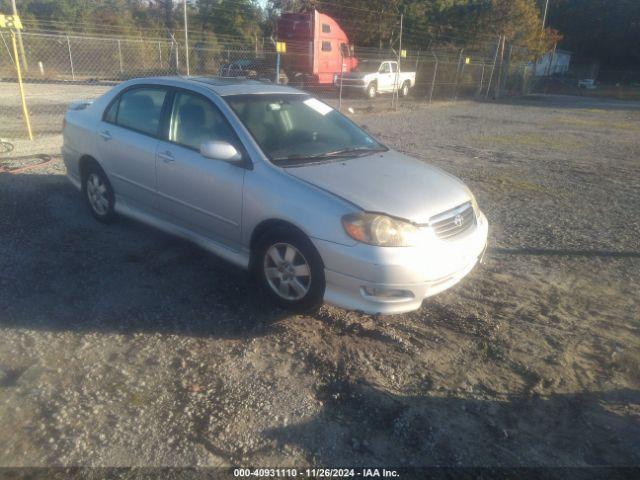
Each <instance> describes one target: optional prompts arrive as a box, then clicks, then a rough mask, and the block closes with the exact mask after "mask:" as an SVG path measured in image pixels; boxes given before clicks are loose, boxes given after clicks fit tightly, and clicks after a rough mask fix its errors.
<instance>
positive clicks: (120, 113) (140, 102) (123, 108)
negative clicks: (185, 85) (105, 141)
mask: <svg viewBox="0 0 640 480" xmlns="http://www.w3.org/2000/svg"><path fill="white" fill-rule="evenodd" d="M166 95H167V91H166V90H165V89H163V88H154V87H141V88H136V89H133V90H127V91H126V92H124V93H123V94H122V95H121V96H120V99H119V102H116V103H118V107H117V113H116V118H115V123H116V124H117V125H119V126H121V127H124V128H130V129H131V130H136V131H138V132H141V133H146V134H147V135H153V136H156V135H157V134H158V127H159V126H160V117H161V113H162V104H163V103H164V99H165V97H166ZM110 114H111V109H109V111H107V113H106V115H105V120H106V121H109V120H108V119H107V117H108V116H109V115H110Z"/></svg>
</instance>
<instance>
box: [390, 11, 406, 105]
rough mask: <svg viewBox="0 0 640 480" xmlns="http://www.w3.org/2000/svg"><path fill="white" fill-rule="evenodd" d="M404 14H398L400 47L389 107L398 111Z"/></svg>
mask: <svg viewBox="0 0 640 480" xmlns="http://www.w3.org/2000/svg"><path fill="white" fill-rule="evenodd" d="M403 20H404V13H401V14H400V46H399V48H398V63H397V64H396V76H395V77H394V79H393V94H392V95H391V106H394V105H395V109H396V110H398V102H399V101H400V93H399V92H398V81H399V79H400V58H401V57H402V23H403Z"/></svg>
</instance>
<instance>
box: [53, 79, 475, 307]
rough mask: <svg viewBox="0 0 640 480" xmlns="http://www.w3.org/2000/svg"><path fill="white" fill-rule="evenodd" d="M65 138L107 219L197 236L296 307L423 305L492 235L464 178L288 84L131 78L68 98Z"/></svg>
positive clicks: (90, 197)
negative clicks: (388, 142)
mask: <svg viewBox="0 0 640 480" xmlns="http://www.w3.org/2000/svg"><path fill="white" fill-rule="evenodd" d="M62 153H63V156H64V161H65V164H66V167H67V172H68V176H69V179H70V180H71V182H72V183H73V184H74V185H76V186H77V187H78V188H79V189H80V190H81V191H82V193H83V196H84V198H85V200H86V202H87V205H88V207H89V211H90V212H91V214H92V215H93V216H94V217H95V218H96V219H97V220H99V221H101V222H105V223H108V222H111V221H112V220H113V219H114V216H115V215H116V213H119V214H122V215H126V216H129V217H133V218H135V219H137V220H140V221H142V222H146V223H148V224H151V225H154V226H156V227H158V228H160V229H163V230H165V231H167V232H170V233H172V234H175V235H179V236H181V237H184V238H187V239H189V240H191V241H193V242H195V243H197V244H198V245H200V246H202V247H203V248H205V249H207V250H209V251H211V252H213V253H214V254H216V255H219V256H221V257H223V258H225V259H226V260H228V261H230V262H232V263H234V264H236V265H239V266H240V267H242V268H245V269H250V270H251V271H253V272H254V273H255V276H256V278H257V279H258V281H259V283H260V285H261V286H262V287H263V289H264V290H265V291H266V292H267V294H268V295H269V296H270V297H271V298H272V299H273V300H274V301H275V302H277V303H278V304H280V305H283V306H285V307H290V308H294V309H296V310H309V309H314V308H317V307H318V306H319V305H321V304H322V302H323V301H326V302H328V303H331V304H334V305H337V306H340V307H344V308H348V309H354V310H361V311H364V312H367V313H399V312H406V311H410V310H415V309H417V308H419V307H420V305H421V303H422V301H423V299H424V298H426V297H428V296H430V295H434V294H436V293H438V292H441V291H443V290H445V289H447V288H449V287H451V286H452V285H454V284H456V283H457V282H458V281H460V280H461V279H462V278H463V277H464V276H465V275H466V274H467V273H469V271H470V270H471V269H472V268H473V267H474V265H475V264H476V263H477V262H478V259H479V258H480V257H481V256H482V253H483V251H484V249H485V246H486V242H487V230H488V225H487V220H486V218H485V216H484V215H483V214H482V212H481V211H480V209H479V208H478V205H477V203H476V201H475V199H474V196H473V195H472V194H471V192H470V191H469V189H468V188H467V187H466V186H465V185H464V184H463V183H462V182H461V181H460V180H458V179H456V178H455V177H453V176H451V175H449V174H448V173H445V172H444V171H442V170H440V169H438V168H436V167H434V166H431V165H429V164H428V163H426V162H423V161H420V160H416V159H414V158H411V157H408V156H406V155H404V154H401V153H398V152H395V151H393V150H390V149H389V148H387V147H386V146H384V145H383V144H381V143H380V142H378V141H377V140H375V139H374V138H373V137H371V135H369V134H368V133H367V132H365V131H363V130H362V129H360V128H359V127H358V126H357V125H355V124H354V123H353V122H352V121H351V120H349V119H348V118H346V117H345V116H343V115H342V114H340V113H339V112H337V111H336V110H334V109H333V108H332V107H330V106H329V105H327V104H325V103H324V102H322V101H320V100H318V99H316V98H314V97H312V96H310V95H309V94H307V93H304V92H301V91H299V90H295V89H293V88H289V87H284V86H279V85H272V84H265V83H260V82H255V81H248V80H238V79H216V78H197V77H190V78H179V77H166V78H145V79H137V80H130V81H127V82H124V83H122V84H120V85H118V86H117V87H115V88H113V89H112V90H110V91H109V92H107V93H106V94H104V95H103V96H102V97H100V98H98V99H97V100H95V101H94V102H75V103H73V104H72V105H71V106H70V107H69V110H68V111H67V113H66V115H65V126H64V143H63V148H62Z"/></svg>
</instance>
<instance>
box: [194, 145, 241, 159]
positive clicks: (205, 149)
mask: <svg viewBox="0 0 640 480" xmlns="http://www.w3.org/2000/svg"><path fill="white" fill-rule="evenodd" d="M200 153H201V154H202V156H203V157H206V158H211V159H213V160H224V161H227V162H238V161H240V160H242V155H240V152H238V150H236V147H234V146H233V145H231V144H230V143H229V142H223V141H220V140H207V141H206V142H202V145H200Z"/></svg>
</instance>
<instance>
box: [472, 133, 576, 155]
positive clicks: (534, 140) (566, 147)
mask: <svg viewBox="0 0 640 480" xmlns="http://www.w3.org/2000/svg"><path fill="white" fill-rule="evenodd" d="M475 140H476V141H477V142H479V143H481V144H482V145H484V146H485V147H496V146H499V147H515V148H518V147H528V148H537V149H552V150H558V151H561V152H569V151H573V150H576V149H582V148H584V146H585V144H584V141H583V140H579V139H577V138H575V137H572V136H570V135H566V134H562V135H557V134H547V133H515V134H511V135H483V136H481V137H475Z"/></svg>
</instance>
